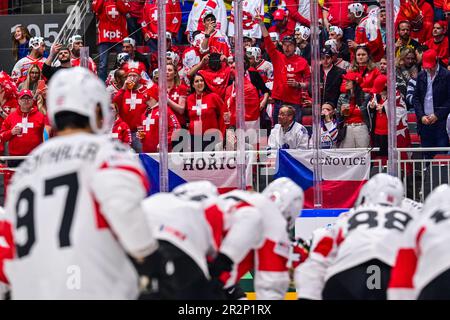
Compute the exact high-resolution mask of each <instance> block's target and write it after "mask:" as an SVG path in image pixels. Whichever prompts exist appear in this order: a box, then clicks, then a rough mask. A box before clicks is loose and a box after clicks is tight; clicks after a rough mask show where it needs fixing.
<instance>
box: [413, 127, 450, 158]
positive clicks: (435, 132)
mask: <svg viewBox="0 0 450 320" xmlns="http://www.w3.org/2000/svg"><path fill="white" fill-rule="evenodd" d="M419 135H420V142H421V146H422V148H437V147H444V148H446V147H448V146H449V143H448V134H447V129H446V122H445V121H439V122H436V123H435V124H433V125H430V126H425V125H421V126H420V129H419ZM439 153H443V154H445V153H446V152H445V151H441V152H437V151H432V152H424V154H423V157H424V158H425V159H433V157H434V156H435V155H436V154H439Z"/></svg>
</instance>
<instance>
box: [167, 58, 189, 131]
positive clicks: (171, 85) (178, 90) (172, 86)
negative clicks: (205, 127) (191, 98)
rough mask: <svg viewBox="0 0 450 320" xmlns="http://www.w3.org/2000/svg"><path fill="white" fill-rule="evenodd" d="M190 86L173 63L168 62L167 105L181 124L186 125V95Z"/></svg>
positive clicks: (183, 126)
mask: <svg viewBox="0 0 450 320" xmlns="http://www.w3.org/2000/svg"><path fill="white" fill-rule="evenodd" d="M187 90H188V88H187V87H186V86H185V85H184V84H182V83H181V80H180V75H179V74H178V72H176V68H175V66H174V65H173V64H172V63H168V64H167V105H168V106H169V108H170V109H172V111H173V112H174V114H175V116H176V118H177V120H178V123H179V125H180V126H181V127H182V128H185V127H186V118H187V117H186V97H187Z"/></svg>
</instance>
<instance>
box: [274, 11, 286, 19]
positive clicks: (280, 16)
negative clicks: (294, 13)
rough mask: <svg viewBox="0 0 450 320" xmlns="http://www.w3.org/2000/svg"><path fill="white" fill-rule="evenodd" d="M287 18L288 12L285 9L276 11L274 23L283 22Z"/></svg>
mask: <svg viewBox="0 0 450 320" xmlns="http://www.w3.org/2000/svg"><path fill="white" fill-rule="evenodd" d="M285 17H286V12H285V11H284V10H283V9H278V10H275V11H274V13H273V21H278V20H283V19H284V18H285Z"/></svg>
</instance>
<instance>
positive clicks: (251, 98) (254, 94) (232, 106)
mask: <svg viewBox="0 0 450 320" xmlns="http://www.w3.org/2000/svg"><path fill="white" fill-rule="evenodd" d="M235 90H236V89H235V87H234V84H232V85H230V86H228V88H227V92H226V95H225V103H226V106H227V107H228V108H229V111H230V112H231V119H230V125H232V126H235V125H236V94H235ZM244 96H245V121H255V120H258V119H259V103H260V100H259V95H258V90H256V88H255V86H254V85H253V84H252V82H251V81H250V79H248V78H247V77H246V78H245V79H244Z"/></svg>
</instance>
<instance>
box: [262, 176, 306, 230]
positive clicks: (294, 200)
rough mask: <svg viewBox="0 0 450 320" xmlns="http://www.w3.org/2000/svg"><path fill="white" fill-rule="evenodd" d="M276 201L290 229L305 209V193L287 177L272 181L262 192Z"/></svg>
mask: <svg viewBox="0 0 450 320" xmlns="http://www.w3.org/2000/svg"><path fill="white" fill-rule="evenodd" d="M262 194H263V195H264V196H265V197H266V198H267V199H269V200H271V201H272V202H274V203H275V205H276V206H277V207H278V209H279V210H280V211H281V213H282V214H283V217H284V218H285V219H286V221H287V222H288V227H289V229H292V228H293V227H294V225H295V219H296V218H297V217H298V216H299V214H300V211H301V210H302V209H303V201H304V193H303V190H302V188H300V187H299V186H298V185H297V184H296V183H295V182H294V181H292V180H291V179H289V178H287V177H283V178H278V179H276V180H274V181H272V182H271V183H270V184H269V185H268V186H267V187H266V188H265V189H264V190H263V192H262Z"/></svg>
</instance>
